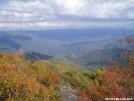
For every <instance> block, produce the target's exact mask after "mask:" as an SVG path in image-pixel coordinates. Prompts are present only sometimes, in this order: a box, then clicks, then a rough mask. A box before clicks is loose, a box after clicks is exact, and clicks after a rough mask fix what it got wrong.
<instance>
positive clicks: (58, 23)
mask: <svg viewBox="0 0 134 101" xmlns="http://www.w3.org/2000/svg"><path fill="white" fill-rule="evenodd" d="M92 27H101V28H120V27H121V28H129V29H134V0H0V30H10V29H57V28H60V29H64V28H92Z"/></svg>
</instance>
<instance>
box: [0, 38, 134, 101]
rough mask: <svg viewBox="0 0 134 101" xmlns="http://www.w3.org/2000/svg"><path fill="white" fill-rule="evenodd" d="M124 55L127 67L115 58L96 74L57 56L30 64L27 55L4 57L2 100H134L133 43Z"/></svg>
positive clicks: (1, 61)
mask: <svg viewBox="0 0 134 101" xmlns="http://www.w3.org/2000/svg"><path fill="white" fill-rule="evenodd" d="M126 39H127V42H128V44H129V45H130V46H131V51H132V52H129V51H123V52H120V55H119V57H120V59H121V60H122V59H123V60H124V61H126V64H125V65H123V64H120V63H116V60H114V58H113V59H111V60H110V61H109V63H108V64H107V68H108V69H107V70H105V69H104V68H100V69H99V70H97V71H96V72H94V73H91V72H90V71H88V70H86V69H82V68H81V67H79V66H77V65H74V64H72V63H70V62H69V61H67V60H63V59H62V58H59V57H56V58H53V59H52V60H38V61H34V62H30V61H27V60H26V58H25V55H24V54H23V53H14V54H12V55H10V54H7V53H1V54H0V101H104V100H106V98H113V100H114V99H115V98H118V100H122V99H125V100H127V99H126V98H128V100H133V98H134V86H133V85H134V56H133V52H134V50H133V41H132V38H131V37H126Z"/></svg>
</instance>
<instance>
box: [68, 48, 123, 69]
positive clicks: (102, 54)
mask: <svg viewBox="0 0 134 101" xmlns="http://www.w3.org/2000/svg"><path fill="white" fill-rule="evenodd" d="M124 50H125V49H121V48H117V49H104V50H95V51H92V52H91V53H87V54H85V55H82V56H80V57H76V58H72V59H70V61H72V62H74V63H76V64H79V65H82V66H85V67H86V68H87V69H89V70H91V71H94V70H97V69H98V68H100V67H102V66H104V67H106V65H107V64H108V62H109V61H110V58H111V59H113V60H114V61H116V62H117V63H125V62H124V61H123V60H121V59H120V52H122V51H124Z"/></svg>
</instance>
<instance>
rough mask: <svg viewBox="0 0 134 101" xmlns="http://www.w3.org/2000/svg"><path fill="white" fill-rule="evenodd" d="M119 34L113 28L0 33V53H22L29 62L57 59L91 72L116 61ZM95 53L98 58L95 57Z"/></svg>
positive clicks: (130, 32) (120, 33)
mask: <svg viewBox="0 0 134 101" xmlns="http://www.w3.org/2000/svg"><path fill="white" fill-rule="evenodd" d="M123 31H124V32H126V35H131V36H132V37H133V35H134V30H130V29H123ZM122 34H123V33H122V29H112V28H107V29H104V28H92V29H57V30H40V31H37V30H36V31H35V30H17V31H0V52H8V53H12V52H19V51H21V52H24V53H26V54H27V56H28V57H27V59H30V60H32V61H34V60H38V59H45V60H46V59H49V58H52V57H54V56H57V55H60V56H62V57H65V58H67V59H69V60H71V61H73V62H75V63H78V64H80V65H83V66H85V67H87V68H90V67H91V66H94V64H95V65H96V64H97V65H98V64H99V65H104V64H106V63H107V60H108V58H110V57H113V56H115V57H117V53H118V52H120V51H119V45H118V42H117V41H115V40H113V38H114V39H115V38H120V39H121V38H123V37H124V36H123V35H122ZM123 40H124V39H123ZM116 49H117V52H115V50H116ZM97 52H98V53H99V54H98V55H95V53H97ZM100 52H102V53H101V54H100ZM84 54H86V55H85V56H84ZM105 56H106V57H105ZM101 58H102V60H101ZM73 59H74V60H73ZM89 65H90V67H89Z"/></svg>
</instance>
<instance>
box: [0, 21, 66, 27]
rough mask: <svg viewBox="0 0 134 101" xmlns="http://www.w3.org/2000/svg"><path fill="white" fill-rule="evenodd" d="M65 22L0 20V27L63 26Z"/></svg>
mask: <svg viewBox="0 0 134 101" xmlns="http://www.w3.org/2000/svg"><path fill="white" fill-rule="evenodd" d="M63 26H65V23H52V22H23V23H19V22H10V23H9V22H1V23H0V28H3V27H12V28H13V27H17V28H26V27H63Z"/></svg>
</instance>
